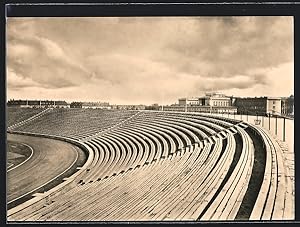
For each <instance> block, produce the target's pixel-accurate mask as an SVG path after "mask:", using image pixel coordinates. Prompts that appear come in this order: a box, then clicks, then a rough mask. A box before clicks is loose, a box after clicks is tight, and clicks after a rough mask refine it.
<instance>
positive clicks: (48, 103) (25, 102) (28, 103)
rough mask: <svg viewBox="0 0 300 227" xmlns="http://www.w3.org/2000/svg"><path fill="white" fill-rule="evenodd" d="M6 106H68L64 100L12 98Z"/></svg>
mask: <svg viewBox="0 0 300 227" xmlns="http://www.w3.org/2000/svg"><path fill="white" fill-rule="evenodd" d="M7 106H8V107H27V108H69V107H70V105H69V104H68V103H67V102H66V101H53V100H14V99H11V100H9V101H8V102H7Z"/></svg>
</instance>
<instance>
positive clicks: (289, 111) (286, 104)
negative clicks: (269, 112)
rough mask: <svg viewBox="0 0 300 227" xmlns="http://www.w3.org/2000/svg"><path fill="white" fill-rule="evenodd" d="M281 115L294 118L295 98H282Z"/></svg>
mask: <svg viewBox="0 0 300 227" xmlns="http://www.w3.org/2000/svg"><path fill="white" fill-rule="evenodd" d="M281 114H282V115H284V116H291V117H293V116H294V96H293V95H291V96H290V97H282V98H281Z"/></svg>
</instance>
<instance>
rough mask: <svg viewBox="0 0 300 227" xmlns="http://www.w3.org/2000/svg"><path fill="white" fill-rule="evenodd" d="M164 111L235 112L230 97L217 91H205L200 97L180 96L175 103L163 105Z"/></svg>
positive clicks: (235, 109)
mask: <svg viewBox="0 0 300 227" xmlns="http://www.w3.org/2000/svg"><path fill="white" fill-rule="evenodd" d="M161 109H163V110H166V111H187V112H204V113H236V112H237V108H236V107H234V106H232V97H229V96H226V95H224V94H222V93H219V92H209V93H205V96H202V97H193V98H180V99H178V104H177V105H171V106H163V108H161Z"/></svg>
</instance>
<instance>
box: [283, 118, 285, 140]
mask: <svg viewBox="0 0 300 227" xmlns="http://www.w3.org/2000/svg"><path fill="white" fill-rule="evenodd" d="M283 142H285V117H284V118H283Z"/></svg>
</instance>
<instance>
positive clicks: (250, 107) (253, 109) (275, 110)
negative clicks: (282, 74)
mask: <svg viewBox="0 0 300 227" xmlns="http://www.w3.org/2000/svg"><path fill="white" fill-rule="evenodd" d="M233 105H234V106H236V107H237V111H238V114H250V115H266V114H272V115H281V98H278V97H267V96H265V97H247V98H240V97H236V98H235V101H234V103H233Z"/></svg>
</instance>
